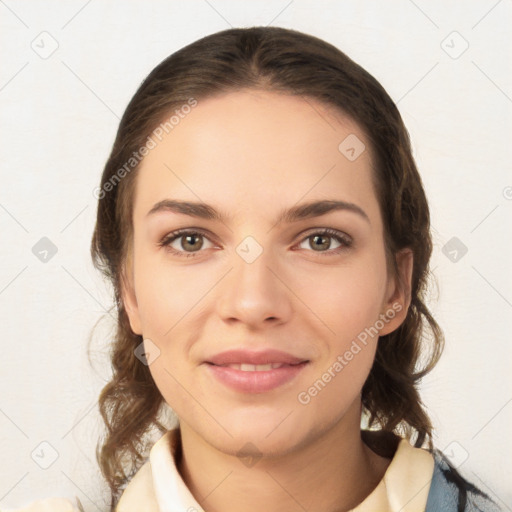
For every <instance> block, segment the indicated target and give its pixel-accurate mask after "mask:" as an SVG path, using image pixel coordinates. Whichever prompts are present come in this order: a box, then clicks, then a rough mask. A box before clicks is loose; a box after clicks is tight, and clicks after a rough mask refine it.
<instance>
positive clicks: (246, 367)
mask: <svg viewBox="0 0 512 512" xmlns="http://www.w3.org/2000/svg"><path fill="white" fill-rule="evenodd" d="M305 363H309V361H301V362H300V363H293V364H290V363H267V364H251V363H230V364H214V363H211V362H207V364H210V365H212V366H218V367H220V368H233V369H234V370H240V371H242V372H267V371H270V370H275V369H277V368H283V367H286V366H299V365H302V364H305Z"/></svg>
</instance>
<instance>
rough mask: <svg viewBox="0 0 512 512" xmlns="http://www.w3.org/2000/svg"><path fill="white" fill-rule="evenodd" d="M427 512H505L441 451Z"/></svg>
mask: <svg viewBox="0 0 512 512" xmlns="http://www.w3.org/2000/svg"><path fill="white" fill-rule="evenodd" d="M432 455H433V456H434V461H435V464H434V474H433V477H432V483H431V485H430V492H429V494H428V499H427V506H426V508H425V512H504V511H503V509H502V508H500V507H499V506H498V505H497V504H496V503H495V502H494V501H493V500H492V499H491V498H490V497H489V496H488V495H487V494H486V493H485V492H483V491H482V490H481V489H478V488H477V487H476V486H475V485H473V484H472V483H470V482H468V481H467V480H466V479H465V478H463V477H462V476H461V475H460V473H459V472H458V471H457V470H456V469H455V468H454V467H453V466H452V465H451V464H450V463H449V461H448V459H447V458H446V457H445V456H444V455H443V454H442V452H440V451H439V450H437V449H436V450H434V451H433V452H432Z"/></svg>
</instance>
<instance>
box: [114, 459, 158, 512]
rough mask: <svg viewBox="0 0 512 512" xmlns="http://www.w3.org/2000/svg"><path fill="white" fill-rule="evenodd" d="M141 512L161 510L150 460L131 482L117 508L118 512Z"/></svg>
mask: <svg viewBox="0 0 512 512" xmlns="http://www.w3.org/2000/svg"><path fill="white" fill-rule="evenodd" d="M141 510H159V507H158V503H157V501H156V496H155V490H154V487H153V473H152V470H151V462H150V461H149V460H147V461H146V462H145V463H144V464H143V465H142V466H141V467H140V468H139V470H138V471H137V473H135V475H134V476H133V478H132V479H131V480H130V482H129V483H128V485H127V486H126V488H125V490H124V491H123V494H122V496H121V498H120V500H119V503H118V504H117V507H116V512H132V511H133V512H140V511H141Z"/></svg>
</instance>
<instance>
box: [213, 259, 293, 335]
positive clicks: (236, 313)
mask: <svg viewBox="0 0 512 512" xmlns="http://www.w3.org/2000/svg"><path fill="white" fill-rule="evenodd" d="M240 254H242V256H241V255H240ZM251 260H252V258H246V257H245V255H244V254H243V252H240V253H238V252H235V253H233V258H232V260H230V261H232V262H233V265H232V269H231V271H230V272H229V273H228V274H227V275H226V277H225V278H224V279H223V282H222V284H221V286H219V288H218V295H217V297H216V300H217V311H218V314H219V316H220V317H221V318H222V319H223V321H225V322H228V323H236V322H241V323H244V324H247V325H248V326H250V327H251V328H257V327H258V326H263V324H264V323H268V322H273V323H276V324H281V323H286V322H287V321H289V319H290V318H291V316H292V314H293V304H292V297H293V293H292V291H291V290H292V289H293V285H292V283H291V277H290V275H289V274H290V269H285V268H283V266H282V265H279V264H278V263H277V262H276V258H274V257H273V254H272V251H271V250H265V249H263V250H262V252H261V254H259V256H257V257H256V259H254V260H253V261H251Z"/></svg>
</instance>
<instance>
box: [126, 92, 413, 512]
mask: <svg viewBox="0 0 512 512" xmlns="http://www.w3.org/2000/svg"><path fill="white" fill-rule="evenodd" d="M350 134H355V135H356V136H357V137H358V138H359V139H360V140H361V141H363V142H364V144H365V145H366V150H365V151H363V153H362V154H361V155H360V156H359V157H358V158H357V159H356V160H355V161H349V160H348V159H347V158H346V157H345V156H344V155H343V154H342V153H341V152H340V151H339V150H338V146H339V144H340V142H341V141H343V140H344V139H345V137H347V136H348V135H350ZM163 199H180V200H190V201H203V202H206V203H208V204H211V205H213V206H214V207H215V208H216V209H218V210H220V211H221V212H224V213H225V214H226V215H229V216H230V217H231V218H230V219H226V220H225V221H224V222H220V221H216V220H204V219H198V218H193V217H189V216H187V215H183V214H177V213H173V212H169V211H167V212H165V211H164V212H160V213H157V214H153V215H149V216H148V215H147V214H148V212H149V210H151V208H152V207H153V205H154V204H156V203H157V202H159V201H161V200H163ZM321 199H332V200H344V201H348V202H351V203H355V204H356V205H358V206H359V207H361V208H362V209H363V210H364V211H365V212H366V214H367V216H368V219H369V222H368V221H367V220H365V219H364V218H363V217H362V216H359V215H357V214H356V213H354V212H351V211H347V210H345V211H334V212H330V213H328V214H325V215H323V216H320V217H317V218H313V219H307V220H300V221H298V222H294V223H291V224H286V223H283V224H276V219H277V216H278V213H279V212H280V211H281V210H282V209H284V208H289V207H292V206H294V205H296V204H297V203H303V202H306V201H313V200H321ZM133 228H134V231H133V246H132V249H131V253H130V255H129V257H128V259H127V262H126V272H125V285H124V286H123V300H124V303H125V306H126V309H127V313H128V316H129V319H130V324H131V327H132V329H133V331H134V332H135V333H137V334H141V335H142V336H143V337H144V338H145V339H150V340H151V342H152V343H154V344H155V345H157V346H158V348H159V350H160V355H159V357H157V358H156V359H155V360H154V362H152V363H151V365H150V367H149V368H150V371H151V374H152V376H153V378H154V380H155V382H156V384H157V386H158V388H159V390H160V391H161V393H162V395H163V397H164V399H165V400H166V402H167V403H168V404H169V405H170V407H171V408H172V409H173V410H174V411H175V412H176V414H177V415H178V417H179V420H180V426H181V432H182V447H183V458H182V460H181V461H180V462H179V466H178V468H179V471H180V473H181V475H182V476H183V479H184V481H185V483H186V484H187V486H188V487H189V488H190V490H191V492H192V493H193V495H194V496H195V497H196V499H197V500H198V501H199V503H201V506H202V507H203V508H204V509H205V510H206V511H208V512H210V511H215V512H221V511H222V512H230V511H233V512H234V511H237V512H252V511H261V510H265V511H268V512H274V511H280V512H281V511H282V510H287V511H301V512H302V511H303V510H304V509H307V510H315V511H317V512H331V511H332V512H334V511H342V510H349V509H350V508H353V507H354V506H356V505H357V504H358V503H360V502H361V501H363V500H364V498H365V497H366V496H368V494H370V492H371V491H372V490H373V489H374V488H375V486H376V485H377V484H378V482H379V481H380V480H381V478H382V476H383V474H384V472H385V470H386V468H387V466H388V465H389V463H390V460H389V459H385V458H382V457H380V456H378V455H377V454H376V453H374V452H373V451H372V450H370V449H369V448H368V447H367V446H366V444H365V443H363V441H362V440H361V436H360V418H361V397H360V393H361V389H362V387H363V384H364V382H365V380H366V378H367V376H368V373H369V371H370V368H371V365H372V362H373V359H374V356H375V350H376V347H377V343H378V336H375V337H374V338H370V340H369V341H368V343H367V345H366V346H362V350H361V351H360V352H359V353H358V354H357V355H355V356H354V358H353V359H352V360H351V361H350V362H349V364H347V365H346V366H345V367H344V368H343V370H342V371H341V372H338V373H337V374H336V377H335V378H333V379H332V380H331V382H329V383H328V385H326V386H325V388H324V389H322V391H321V392H319V393H318V394H317V396H315V397H312V398H311V400H310V402H309V403H308V404H306V405H304V404H301V403H299V401H298V399H297V395H298V394H299V393H300V392H301V391H304V390H307V389H308V388H309V387H310V386H311V385H312V384H313V383H314V382H315V381H316V380H317V379H319V378H320V377H321V376H322V373H323V372H325V371H326V369H327V368H329V367H330V366H332V365H333V363H334V362H335V361H336V358H337V357H338V355H342V354H344V353H345V352H346V350H347V349H348V348H349V347H350V345H351V343H352V341H353V340H354V339H355V338H356V337H357V335H358V334H359V333H361V332H362V331H364V329H365V328H366V327H369V326H372V325H374V324H375V322H376V320H378V319H379V315H380V314H383V313H385V312H386V311H388V310H389V309H390V308H392V306H393V304H395V307H396V305H397V304H398V305H400V306H401V307H402V309H401V311H400V312H396V314H395V316H394V318H393V319H390V320H388V321H387V322H386V323H385V325H384V327H383V328H382V329H380V333H379V334H380V335H384V334H387V333H389V332H392V331H393V330H395V329H396V328H397V327H398V326H399V325H400V324H401V323H402V322H403V320H404V319H405V316H406V312H407V308H408V306H409V294H410V280H411V272H412V254H411V252H410V251H404V252H403V253H401V254H398V255H397V262H398V265H399V272H400V274H401V276H402V278H403V282H404V286H399V284H398V280H397V279H396V278H395V277H394V276H392V275H390V274H388V272H387V267H386V259H385V251H384V238H383V224H382V218H381V214H380V210H379V206H378V202H377V197H376V195H375V191H374V187H373V185H372V159H371V150H370V144H369V142H368V140H367V138H366V137H365V135H364V133H363V131H362V130H361V129H360V127H359V126H358V125H357V124H356V123H354V122H353V121H351V120H350V119H349V118H347V117H346V116H344V115H342V114H341V113H339V112H337V111H335V110H334V109H332V107H329V106H326V105H323V104H322V103H320V102H318V101H316V100H312V99H309V98H308V99H307V101H306V99H304V98H301V97H294V96H291V95H285V94H279V93H275V92H266V91H265V92H263V91H256V90H243V91H237V92H231V93H228V94H224V95H222V96H217V97H214V98H210V99H207V100H203V101H199V102H198V105H197V106H196V107H195V108H194V109H193V110H192V111H191V112H190V113H189V114H188V115H187V116H186V117H185V118H184V119H182V120H180V123H179V125H177V126H176V127H175V128H174V129H173V130H172V131H171V132H170V133H169V134H168V135H167V136H165V137H164V139H163V140H162V141H161V142H159V144H158V145H157V147H156V148H155V149H153V150H152V151H150V153H149V154H148V155H147V156H146V157H145V158H144V160H143V161H142V164H141V167H140V169H139V174H138V176H137V181H136V191H135V198H134V210H133ZM181 228H196V229H200V228H201V229H202V230H204V231H205V232H206V234H207V237H201V236H200V235H199V238H198V239H192V243H195V244H196V245H195V247H197V246H198V245H199V244H200V242H201V241H202V243H203V245H202V247H201V248H200V249H199V252H197V249H196V251H195V253H196V256H195V257H190V258H187V257H180V256H178V255H174V254H172V253H170V252H169V250H168V249H167V250H166V248H165V247H161V246H159V242H160V241H161V240H162V239H164V238H165V237H166V236H167V235H169V233H171V232H172V231H175V230H177V229H181ZM321 228H332V229H334V230H337V231H340V232H341V233H345V234H346V235H348V236H349V237H350V238H351V239H352V241H353V244H352V246H351V247H349V248H345V249H344V250H343V251H341V252H338V253H335V251H336V250H337V249H338V248H339V247H340V243H339V242H338V241H336V239H334V238H330V239H329V237H327V240H326V245H325V246H323V248H321V249H319V250H315V246H314V245H313V244H314V240H313V239H312V235H314V234H315V229H316V232H318V230H319V229H321ZM248 236H251V237H253V238H254V239H255V240H256V241H257V242H258V244H259V245H260V246H261V248H262V249H263V252H262V254H261V255H260V256H259V257H258V258H257V259H256V260H255V261H254V262H252V263H250V264H249V263H247V262H246V261H245V260H244V259H242V258H241V257H240V256H239V254H238V253H237V252H236V248H237V246H238V245H239V244H240V243H241V242H242V241H243V240H244V239H245V238H246V237H248ZM313 238H314V237H313ZM329 240H330V245H329ZM198 242H199V244H198ZM171 246H172V247H173V248H174V249H175V250H177V251H181V252H182V253H183V254H187V253H191V252H192V253H193V252H194V249H193V248H190V245H187V240H186V239H185V238H184V237H181V238H178V239H176V240H175V241H174V242H172V244H171ZM145 343H146V346H148V345H147V343H148V342H145ZM235 347H237V348H238V347H245V348H251V349H260V348H261V349H263V348H277V349H280V350H283V351H285V352H289V353H292V354H294V355H296V356H300V357H302V358H304V359H309V360H310V363H309V364H308V366H307V367H306V368H304V369H303V370H302V372H301V373H300V374H299V375H298V376H297V377H296V378H295V379H294V380H292V381H291V382H288V383H286V384H285V385H283V386H280V387H278V388H276V389H273V390H271V391H268V392H264V393H258V394H244V393H239V392H236V391H233V390H231V389H229V388H226V387H225V386H224V385H223V384H221V383H220V382H218V381H217V380H215V379H213V378H212V377H211V375H210V374H209V372H208V371H207V369H206V367H205V366H204V365H203V364H202V363H203V361H205V360H206V359H207V358H208V356H212V355H213V354H216V353H219V352H222V351H224V350H227V349H231V348H235ZM247 443H250V444H249V445H248V444H247ZM242 447H244V449H243V450H242V455H243V456H245V457H247V458H243V457H241V456H239V455H240V453H239V452H240V451H241V449H242ZM237 454H238V455H237ZM251 456H261V458H260V459H259V460H258V461H257V462H256V463H255V464H252V465H251V464H250V463H247V461H250V460H251Z"/></svg>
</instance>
